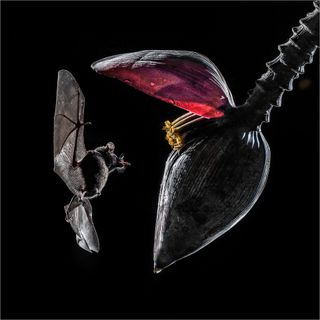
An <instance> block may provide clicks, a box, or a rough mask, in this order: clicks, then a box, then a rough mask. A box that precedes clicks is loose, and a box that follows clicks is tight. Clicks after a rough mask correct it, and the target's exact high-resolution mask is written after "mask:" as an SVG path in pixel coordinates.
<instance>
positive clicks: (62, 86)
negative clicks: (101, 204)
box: [53, 70, 130, 252]
mask: <svg viewBox="0 0 320 320" xmlns="http://www.w3.org/2000/svg"><path fill="white" fill-rule="evenodd" d="M84 108H85V98H84V95H83V93H82V91H81V89H80V87H79V85H78V83H77V82H76V80H75V78H74V77H73V76H72V74H71V73H70V72H68V71H67V70H60V71H59V72H58V81H57V94H56V106H55V113H54V133H53V145H54V150H53V154H54V172H55V173H56V174H57V175H58V176H59V177H60V178H61V179H62V180H63V181H64V183H65V184H66V185H67V187H68V188H69V190H70V191H71V192H72V193H73V197H72V199H71V201H70V203H69V204H68V205H66V206H65V207H64V210H65V214H66V221H67V222H69V223H70V225H71V227H72V229H73V231H74V232H75V234H76V241H77V243H78V245H79V246H80V247H81V248H82V249H84V250H86V251H88V252H99V249H100V245H99V238H98V235H97V232H96V230H95V227H94V224H93V220H92V207H91V204H90V201H89V200H91V199H94V198H96V197H98V196H99V195H100V194H101V191H102V189H103V188H104V186H105V184H106V182H107V179H108V176H109V174H110V173H112V172H113V171H118V172H123V171H124V170H125V169H126V167H127V166H128V165H130V164H129V163H128V162H126V161H124V156H123V155H121V156H120V157H118V156H117V155H116V154H115V153H114V149H115V145H114V144H113V143H112V142H108V143H107V144H106V145H105V146H101V147H98V148H96V149H94V150H88V151H87V150H86V147H85V144H84V127H85V126H86V125H88V124H90V123H89V122H84Z"/></svg>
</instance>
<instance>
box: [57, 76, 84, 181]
mask: <svg viewBox="0 0 320 320" xmlns="http://www.w3.org/2000/svg"><path fill="white" fill-rule="evenodd" d="M84 107H85V100H84V96H83V94H82V92H81V89H80V87H79V85H78V83H77V82H76V80H75V79H74V77H73V76H72V74H71V73H70V72H68V71H67V70H60V71H59V72H58V82H57V96H56V108H55V114H54V141H53V145H54V172H55V173H57V174H58V175H59V176H60V177H61V178H62V179H63V180H64V181H65V182H66V183H67V184H68V179H69V178H68V175H67V171H68V170H69V169H70V166H75V165H76V164H77V162H78V161H80V160H81V159H82V158H83V157H84V156H85V155H86V148H85V145H84V139H83V129H84V125H83V124H84Z"/></svg>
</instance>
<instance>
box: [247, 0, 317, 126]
mask: <svg viewBox="0 0 320 320" xmlns="http://www.w3.org/2000/svg"><path fill="white" fill-rule="evenodd" d="M314 6H315V10H314V11H313V12H311V13H308V14H307V15H306V17H304V18H303V19H300V21H299V22H300V25H299V26H298V27H294V28H293V29H292V32H293V35H292V36H291V37H290V38H289V40H288V41H287V42H286V43H284V44H281V45H279V46H278V49H279V51H280V54H279V56H278V57H277V58H275V59H274V60H272V61H270V62H267V63H266V66H267V68H268V71H267V72H266V73H264V74H263V75H262V76H261V77H260V79H258V80H257V81H256V86H255V88H254V89H253V90H252V91H251V93H250V95H249V97H248V99H247V101H246V102H245V104H244V105H243V107H247V109H248V110H249V111H251V110H252V111H253V112H252V113H253V115H254V116H253V117H252V120H251V121H252V126H253V127H256V126H259V125H260V124H261V123H262V122H269V116H270V112H271V109H272V107H273V106H275V107H281V103H282V96H283V93H284V92H285V91H291V90H292V89H293V81H294V80H295V79H297V78H298V77H299V76H300V75H301V74H303V73H304V72H305V65H306V64H310V63H312V61H313V56H314V54H315V52H316V49H317V48H318V47H319V1H318V0H317V1H314Z"/></svg>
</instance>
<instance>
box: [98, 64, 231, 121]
mask: <svg viewBox="0 0 320 320" xmlns="http://www.w3.org/2000/svg"><path fill="white" fill-rule="evenodd" d="M139 70H140V72H134V70H132V69H128V70H127V69H117V68H115V69H109V70H106V71H105V70H103V71H102V72H101V73H102V74H103V75H105V76H109V77H112V78H116V79H119V80H121V81H123V82H125V83H127V84H128V85H130V86H132V87H134V88H135V89H138V90H140V91H143V92H144V93H147V94H149V95H150V96H153V97H155V98H158V99H160V100H163V101H165V102H168V103H170V104H173V105H175V106H177V107H179V108H181V109H184V110H187V111H189V112H192V113H194V114H197V115H199V116H201V117H204V118H207V119H212V118H219V117H222V116H223V115H224V113H223V112H222V111H220V110H218V109H219V108H220V107H221V106H222V105H224V104H225V102H226V101H227V100H226V97H225V95H224V93H223V91H222V90H221V89H220V88H218V87H216V88H215V89H216V90H215V91H216V92H215V95H213V96H212V97H211V100H212V101H210V103H205V102H201V100H204V99H203V97H201V96H199V99H198V100H200V101H199V102H198V101H192V100H196V99H195V97H194V93H193V92H192V91H191V92H190V91H189V90H190V88H189V86H188V85H185V83H184V81H183V80H181V79H179V78H178V77H175V76H171V77H166V78H164V77H163V75H161V76H159V77H156V76H155V74H154V73H156V72H151V73H153V75H152V77H148V76H147V74H148V73H150V72H147V73H146V72H141V71H142V70H141V68H140V69H139ZM137 71H138V70H137ZM149 71H151V70H149ZM150 78H151V79H150ZM188 91H189V92H188ZM190 96H192V97H190ZM182 97H184V99H179V98H182Z"/></svg>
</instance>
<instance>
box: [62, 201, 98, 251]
mask: <svg viewBox="0 0 320 320" xmlns="http://www.w3.org/2000/svg"><path fill="white" fill-rule="evenodd" d="M65 212H66V214H68V216H69V217H70V220H69V222H70V225H71V227H72V229H73V231H74V232H75V233H76V240H77V243H78V245H79V246H80V247H81V248H82V249H84V250H86V251H89V252H92V251H94V252H99V249H100V244H99V238H98V235H97V232H96V229H95V227H94V224H93V220H92V207H91V204H90V201H89V200H88V199H84V200H83V201H82V202H80V201H79V200H78V199H77V198H75V201H73V203H72V208H71V210H70V207H69V205H66V206H65Z"/></svg>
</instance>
